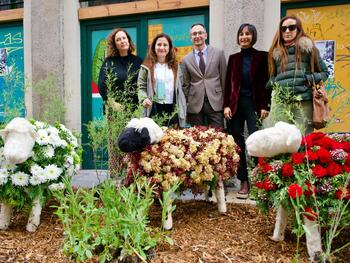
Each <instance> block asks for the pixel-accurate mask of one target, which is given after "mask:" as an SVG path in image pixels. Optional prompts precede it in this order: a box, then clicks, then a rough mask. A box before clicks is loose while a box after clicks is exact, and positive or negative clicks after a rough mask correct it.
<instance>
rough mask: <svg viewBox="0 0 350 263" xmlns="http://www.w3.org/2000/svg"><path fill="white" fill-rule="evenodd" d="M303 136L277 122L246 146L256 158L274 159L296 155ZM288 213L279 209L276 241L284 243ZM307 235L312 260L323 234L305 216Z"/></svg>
mask: <svg viewBox="0 0 350 263" xmlns="http://www.w3.org/2000/svg"><path fill="white" fill-rule="evenodd" d="M301 140H302V135H301V132H300V130H299V129H298V128H297V127H296V126H295V125H292V124H288V123H285V122H277V123H276V124H275V126H274V127H271V128H267V129H263V130H260V131H257V132H254V133H253V134H252V135H250V136H249V137H248V138H247V141H246V145H247V151H248V153H249V155H251V156H255V157H274V156H277V155H279V154H282V153H295V152H297V151H298V149H299V147H300V145H301ZM287 221H288V212H287V210H286V209H285V208H283V207H282V206H280V207H279V208H278V209H277V215H276V223H275V229H274V231H273V236H272V237H271V239H272V240H274V241H283V240H284V232H285V228H286V226H287ZM303 221H304V225H303V227H304V229H305V235H306V245H307V250H308V254H309V256H310V259H311V260H314V259H316V258H317V255H318V254H320V253H321V251H322V246H321V233H320V231H319V226H318V224H317V223H316V222H315V221H311V220H309V219H308V218H307V217H306V216H303Z"/></svg>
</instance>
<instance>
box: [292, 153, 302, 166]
mask: <svg viewBox="0 0 350 263" xmlns="http://www.w3.org/2000/svg"><path fill="white" fill-rule="evenodd" d="M304 156H305V154H304V153H293V154H292V163H293V164H301V163H304Z"/></svg>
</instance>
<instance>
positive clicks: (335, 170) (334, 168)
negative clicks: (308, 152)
mask: <svg viewBox="0 0 350 263" xmlns="http://www.w3.org/2000/svg"><path fill="white" fill-rule="evenodd" d="M342 172H343V171H342V169H341V166H340V165H339V164H337V163H336V162H331V163H329V164H328V167H327V173H328V174H329V175H330V176H336V175H338V174H341V173H342Z"/></svg>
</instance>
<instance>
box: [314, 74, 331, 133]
mask: <svg viewBox="0 0 350 263" xmlns="http://www.w3.org/2000/svg"><path fill="white" fill-rule="evenodd" d="M311 78H312V83H311V85H312V101H313V113H312V123H313V126H314V128H315V129H316V130H319V129H322V128H324V127H326V125H327V122H328V121H329V106H328V99H327V93H326V89H325V86H324V83H323V81H322V80H321V81H320V82H319V83H317V84H316V83H315V79H314V77H313V75H311Z"/></svg>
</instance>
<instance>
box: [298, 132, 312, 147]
mask: <svg viewBox="0 0 350 263" xmlns="http://www.w3.org/2000/svg"><path fill="white" fill-rule="evenodd" d="M301 145H303V146H305V147H307V148H310V147H311V145H312V137H311V134H309V135H307V136H303V137H302V139H301Z"/></svg>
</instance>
